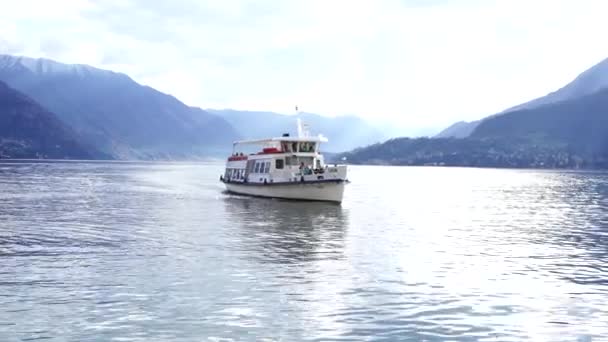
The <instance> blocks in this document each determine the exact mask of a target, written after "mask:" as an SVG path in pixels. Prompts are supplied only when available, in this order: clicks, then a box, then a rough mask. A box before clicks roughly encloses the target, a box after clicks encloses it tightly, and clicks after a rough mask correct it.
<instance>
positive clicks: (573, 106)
mask: <svg viewBox="0 0 608 342" xmlns="http://www.w3.org/2000/svg"><path fill="white" fill-rule="evenodd" d="M471 138H500V139H530V140H534V141H543V142H556V143H564V144H567V146H568V148H569V149H570V150H572V151H576V152H577V153H578V154H581V155H584V156H587V157H604V156H608V88H605V89H602V90H600V91H598V92H596V93H593V94H590V95H584V96H582V97H578V98H574V99H571V100H565V101H560V102H555V103H549V104H546V105H541V106H538V107H533V108H531V109H526V108H524V109H519V110H514V111H511V112H508V113H506V114H503V115H499V116H496V117H493V118H490V119H486V120H484V121H482V122H481V123H480V124H479V126H478V127H477V128H476V129H475V131H474V132H473V133H472V134H471Z"/></svg>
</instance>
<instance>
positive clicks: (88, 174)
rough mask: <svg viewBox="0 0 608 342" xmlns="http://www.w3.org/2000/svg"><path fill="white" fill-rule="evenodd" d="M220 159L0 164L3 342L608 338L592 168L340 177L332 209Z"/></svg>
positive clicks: (371, 170) (386, 170)
mask: <svg viewBox="0 0 608 342" xmlns="http://www.w3.org/2000/svg"><path fill="white" fill-rule="evenodd" d="M221 171H222V165H220V164H204V163H201V164H162V163H17V164H15V163H0V193H1V195H0V222H2V224H1V225H0V261H1V262H2V263H1V266H0V307H2V310H0V337H1V338H0V340H2V341H20V340H28V339H51V340H57V341H64V340H65V341H87V340H90V341H98V340H124V341H166V340H172V341H192V340H207V339H210V340H214V339H220V340H221V339H222V338H226V339H231V340H263V339H269V340H280V339H283V340H335V339H340V340H353V339H368V337H372V338H373V339H374V340H413V341H418V340H437V341H443V340H458V341H470V340H488V341H521V340H531V341H539V340H540V341H561V340H564V341H571V340H579V341H596V340H597V341H600V340H606V339H608V319H607V318H606V317H608V310H607V309H606V308H607V307H608V282H607V280H606V279H608V269H607V268H606V264H607V262H608V243H607V241H606V236H607V234H608V175H607V174H606V173H601V172H549V171H527V170H519V171H516V170H484V169H459V168H401V167H353V168H352V170H351V171H350V175H351V176H350V178H351V180H352V183H351V184H349V185H348V186H347V189H346V192H345V198H344V202H343V203H342V205H335V204H326V203H315V202H297V201H282V200H269V199H258V198H249V197H242V196H235V195H229V194H225V193H223V188H222V186H221V184H220V183H219V182H218V181H217V175H218V174H220V173H221Z"/></svg>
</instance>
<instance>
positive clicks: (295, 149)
mask: <svg viewBox="0 0 608 342" xmlns="http://www.w3.org/2000/svg"><path fill="white" fill-rule="evenodd" d="M291 152H298V143H297V142H293V143H291Z"/></svg>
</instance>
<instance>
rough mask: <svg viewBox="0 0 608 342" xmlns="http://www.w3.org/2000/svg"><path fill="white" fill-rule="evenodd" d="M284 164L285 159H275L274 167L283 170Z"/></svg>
mask: <svg viewBox="0 0 608 342" xmlns="http://www.w3.org/2000/svg"><path fill="white" fill-rule="evenodd" d="M284 164H285V161H284V160H283V159H277V160H275V165H274V167H275V169H277V170H281V169H283V166H284Z"/></svg>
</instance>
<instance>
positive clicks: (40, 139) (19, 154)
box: [0, 82, 107, 159]
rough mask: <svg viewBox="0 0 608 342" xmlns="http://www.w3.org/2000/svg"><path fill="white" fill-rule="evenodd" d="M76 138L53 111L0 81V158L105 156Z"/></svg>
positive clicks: (80, 157)
mask: <svg viewBox="0 0 608 342" xmlns="http://www.w3.org/2000/svg"><path fill="white" fill-rule="evenodd" d="M79 140H80V139H79V137H78V136H77V135H76V134H75V133H74V132H73V131H72V130H71V129H70V128H69V127H68V126H66V125H65V124H64V123H63V122H61V120H59V118H58V117H57V116H56V115H55V114H53V113H51V112H49V111H48V110H46V109H44V108H43V107H42V106H40V105H39V104H38V103H36V102H35V101H33V100H32V99H30V98H29V97H28V96H26V95H24V94H22V93H20V92H18V91H17V90H15V89H12V88H10V87H9V86H8V85H6V84H5V83H4V82H0V159H2V158H52V159H92V158H95V159H96V158H104V157H107V156H104V155H103V154H102V153H99V152H98V151H96V150H95V149H94V148H91V147H87V146H86V145H84V144H82V143H81V142H80V141H79Z"/></svg>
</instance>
